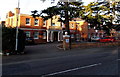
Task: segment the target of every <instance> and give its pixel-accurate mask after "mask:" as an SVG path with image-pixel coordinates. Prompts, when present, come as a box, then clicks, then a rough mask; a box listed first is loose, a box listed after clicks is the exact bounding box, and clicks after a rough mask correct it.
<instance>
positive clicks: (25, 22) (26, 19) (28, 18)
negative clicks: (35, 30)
mask: <svg viewBox="0 0 120 77" xmlns="http://www.w3.org/2000/svg"><path fill="white" fill-rule="evenodd" d="M27 19H29V24H27ZM25 21H26V22H25V23H26V25H28V26H30V18H26V20H25Z"/></svg>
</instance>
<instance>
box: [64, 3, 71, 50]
mask: <svg viewBox="0 0 120 77" xmlns="http://www.w3.org/2000/svg"><path fill="white" fill-rule="evenodd" d="M65 7H66V10H65V27H66V28H65V31H66V32H68V35H70V38H69V48H70V49H71V34H70V29H69V16H68V8H67V7H68V2H65Z"/></svg>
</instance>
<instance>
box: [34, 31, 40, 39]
mask: <svg viewBox="0 0 120 77" xmlns="http://www.w3.org/2000/svg"><path fill="white" fill-rule="evenodd" d="M35 33H37V37H35ZM34 39H39V32H37V31H36V32H34Z"/></svg>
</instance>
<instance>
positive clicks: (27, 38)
mask: <svg viewBox="0 0 120 77" xmlns="http://www.w3.org/2000/svg"><path fill="white" fill-rule="evenodd" d="M26 44H34V39H33V38H32V37H26Z"/></svg>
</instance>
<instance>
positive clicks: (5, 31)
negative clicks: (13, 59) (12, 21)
mask: <svg viewBox="0 0 120 77" xmlns="http://www.w3.org/2000/svg"><path fill="white" fill-rule="evenodd" d="M18 31H19V33H18V50H17V51H15V44H16V28H6V27H3V28H2V51H3V53H4V54H6V53H10V54H15V53H21V52H23V50H24V48H25V34H24V32H23V31H22V30H18Z"/></svg>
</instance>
